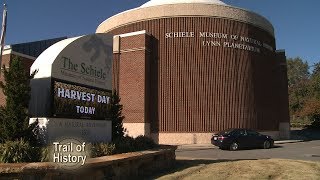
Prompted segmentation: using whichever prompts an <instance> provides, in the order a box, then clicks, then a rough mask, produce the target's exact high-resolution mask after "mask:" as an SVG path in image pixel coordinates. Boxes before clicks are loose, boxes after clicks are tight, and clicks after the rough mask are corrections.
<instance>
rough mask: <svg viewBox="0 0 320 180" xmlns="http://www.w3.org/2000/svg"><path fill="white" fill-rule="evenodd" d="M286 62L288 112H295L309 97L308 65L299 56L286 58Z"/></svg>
mask: <svg viewBox="0 0 320 180" xmlns="http://www.w3.org/2000/svg"><path fill="white" fill-rule="evenodd" d="M287 64H288V86H289V87H288V90H289V104H290V114H295V113H297V112H298V111H300V110H301V109H302V108H303V106H304V104H305V102H306V100H307V99H308V98H309V97H308V96H309V94H310V89H309V86H310V81H309V76H310V74H309V66H308V63H307V62H304V61H303V60H302V59H301V58H299V57H296V58H289V59H287Z"/></svg>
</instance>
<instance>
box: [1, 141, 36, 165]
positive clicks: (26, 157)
mask: <svg viewBox="0 0 320 180" xmlns="http://www.w3.org/2000/svg"><path fill="white" fill-rule="evenodd" d="M40 159H41V152H40V149H39V148H38V147H32V146H31V145H30V144H29V142H27V141H25V140H23V139H20V140H16V141H7V142H5V143H3V144H1V145H0V162H2V163H21V162H38V161H40Z"/></svg>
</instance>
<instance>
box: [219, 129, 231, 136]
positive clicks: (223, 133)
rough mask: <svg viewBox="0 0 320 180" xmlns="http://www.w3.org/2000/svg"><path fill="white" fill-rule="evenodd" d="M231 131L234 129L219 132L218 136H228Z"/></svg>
mask: <svg viewBox="0 0 320 180" xmlns="http://www.w3.org/2000/svg"><path fill="white" fill-rule="evenodd" d="M232 131H234V129H227V130H224V131H220V132H219V135H226V134H230V133H231V132H232Z"/></svg>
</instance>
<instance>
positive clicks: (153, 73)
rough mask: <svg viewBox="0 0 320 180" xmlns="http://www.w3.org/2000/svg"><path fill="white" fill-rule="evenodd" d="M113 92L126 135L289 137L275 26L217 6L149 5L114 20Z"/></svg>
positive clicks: (189, 2)
mask: <svg viewBox="0 0 320 180" xmlns="http://www.w3.org/2000/svg"><path fill="white" fill-rule="evenodd" d="M96 32H97V33H111V34H113V35H114V47H113V48H114V62H113V87H114V88H115V89H117V90H118V91H119V94H120V97H121V99H122V104H123V113H124V116H125V121H124V126H125V127H126V128H127V130H128V133H129V135H133V136H137V135H140V134H143V135H147V136H151V137H152V138H153V139H154V140H156V141H157V142H158V143H169V144H190V143H209V142H210V137H211V135H212V133H214V132H217V131H220V130H224V129H227V128H251V129H255V130H258V131H260V132H263V133H265V134H269V135H271V136H273V137H274V138H276V139H277V138H288V137H289V128H290V126H289V113H288V92H287V74H286V57H285V53H284V51H277V50H276V44H275V35H274V28H273V26H272V24H271V23H270V22H269V21H268V20H267V19H265V18H264V17H262V16H260V15H259V14H256V13H253V12H251V11H248V10H244V9H241V8H237V7H233V6H229V5H227V4H225V3H223V2H221V1H219V0H180V1H178V0H151V1H149V2H147V3H145V4H143V5H142V6H140V7H138V8H135V9H131V10H128V11H125V12H122V13H119V14H117V15H114V16H112V17H110V18H108V19H107V20H105V21H104V22H103V23H101V24H100V25H99V27H98V28H97V30H96Z"/></svg>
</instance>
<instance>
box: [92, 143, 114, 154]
mask: <svg viewBox="0 0 320 180" xmlns="http://www.w3.org/2000/svg"><path fill="white" fill-rule="evenodd" d="M115 149H116V146H115V144H112V143H96V144H91V157H100V156H108V155H112V154H114V153H115Z"/></svg>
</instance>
